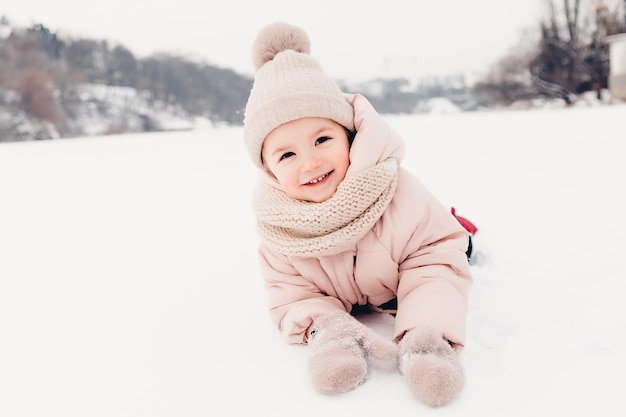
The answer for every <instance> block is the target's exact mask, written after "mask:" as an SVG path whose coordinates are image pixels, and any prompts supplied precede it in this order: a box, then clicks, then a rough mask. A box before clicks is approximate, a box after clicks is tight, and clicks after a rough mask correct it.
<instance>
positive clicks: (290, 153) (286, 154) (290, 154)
mask: <svg viewBox="0 0 626 417" xmlns="http://www.w3.org/2000/svg"><path fill="white" fill-rule="evenodd" d="M293 155H295V153H293V152H285V153H284V154H282V155H281V156H280V159H279V160H280V161H282V160H283V159H287V158H289V157H290V156H293Z"/></svg>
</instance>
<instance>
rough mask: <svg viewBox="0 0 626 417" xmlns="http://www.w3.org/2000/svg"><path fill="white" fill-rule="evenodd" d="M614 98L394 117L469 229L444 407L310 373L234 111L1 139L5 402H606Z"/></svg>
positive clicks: (617, 142) (258, 412) (164, 409)
mask: <svg viewBox="0 0 626 417" xmlns="http://www.w3.org/2000/svg"><path fill="white" fill-rule="evenodd" d="M624 114H626V106H625V105H613V106H598V107H585V108H569V109H550V110H530V111H516V112H481V113H457V114H437V115H411V116H393V117H392V116H389V117H388V120H389V122H390V123H391V124H392V125H393V126H394V127H395V128H396V129H397V130H398V131H399V132H401V133H402V134H403V135H404V137H405V138H406V141H407V157H406V159H405V161H404V163H403V165H404V166H405V167H406V168H407V169H409V170H411V171H413V172H414V173H415V174H416V175H418V176H419V177H420V178H421V180H422V181H423V182H424V183H426V184H427V186H428V187H429V188H430V189H431V190H432V191H433V192H434V193H435V194H436V195H437V196H438V197H439V199H440V200H441V201H442V202H444V204H447V205H451V206H454V207H456V209H457V213H458V214H459V215H461V216H464V217H467V218H469V219H470V220H472V221H473V222H474V223H476V225H477V226H478V227H479V232H478V234H477V235H476V236H475V245H476V249H477V250H478V251H479V252H480V253H479V255H480V257H479V262H478V264H476V265H474V266H472V270H473V274H474V278H475V284H474V286H473V288H472V292H471V299H470V309H469V315H468V321H467V329H468V340H467V347H466V349H465V351H464V353H463V362H464V364H465V367H466V373H467V385H466V387H465V389H464V391H463V393H462V394H461V396H460V397H459V398H458V399H457V400H456V401H454V402H453V403H451V404H449V405H448V406H446V407H444V408H441V409H437V410H433V409H430V408H428V407H426V406H424V405H422V404H420V403H419V402H418V401H417V400H416V399H415V398H413V396H412V395H411V393H410V392H409V391H408V388H407V386H406V384H405V382H404V380H403V377H402V376H401V375H400V374H399V373H398V372H396V371H395V369H393V368H389V367H385V366H382V364H376V363H372V367H371V369H370V372H369V375H368V378H367V380H366V382H365V383H364V384H363V385H361V386H360V387H358V388H357V389H356V390H354V391H352V392H350V393H347V394H342V395H338V396H324V395H321V394H317V393H316V392H314V391H313V389H312V388H311V385H310V383H309V379H308V374H307V368H306V358H307V350H306V348H305V347H301V346H292V345H288V344H286V343H285V341H284V340H283V338H282V336H281V335H280V334H279V333H278V331H277V330H276V329H275V328H274V326H273V325H272V324H271V322H270V320H269V315H268V313H267V311H266V307H265V306H266V304H265V302H266V300H265V293H264V290H263V286H262V282H261V279H260V277H259V274H258V270H257V264H256V253H255V248H256V245H257V236H256V232H255V229H254V219H253V217H252V213H251V209H250V199H251V193H252V189H253V187H254V185H255V181H256V178H255V171H254V168H253V167H252V163H251V162H250V161H248V159H247V154H246V152H245V151H244V148H243V143H242V139H241V136H242V131H241V128H238V127H235V128H227V127H220V128H205V129H199V130H194V131H185V132H168V133H156V134H155V133H153V134H136V135H127V136H108V137H94V138H81V139H63V140H54V141H45V142H28V143H6V144H1V145H0V196H1V197H2V203H1V204H0V256H1V262H0V335H1V337H0V415H2V416H7V417H9V416H10V417H19V416H64V417H71V416H80V417H84V416H90V417H95V416H116V417H122V416H143V415H145V416H148V415H149V416H185V417H190V416H235V415H237V416H239V415H243V416H320V415H339V414H349V415H393V416H414V415H421V416H427V415H438V416H450V415H455V416H457V415H472V416H473V415H480V416H528V415H551V414H556V415H567V414H569V413H576V415H615V413H616V412H618V411H617V410H620V409H622V408H623V405H622V403H623V400H621V396H622V391H623V384H622V382H621V381H622V380H623V377H624V374H625V373H626V355H624V353H625V351H624V346H626V332H624V329H625V328H626V303H624V302H623V292H624V289H625V288H626V284H625V283H624V277H625V276H626V265H625V264H624V262H623V257H624V253H626V240H625V239H624V232H625V231H626V220H625V218H626V216H625V214H624V213H625V212H626V201H625V199H624V191H623V189H624V187H623V181H624V179H625V178H626V165H625V164H624V163H623V151H622V148H623V145H622V142H623V138H624V135H623V120H624ZM366 321H367V323H368V324H369V325H371V326H372V327H374V328H375V329H376V331H378V332H380V333H381V334H382V335H383V336H389V335H390V334H391V325H392V321H393V320H392V318H391V317H390V316H381V315H374V316H370V317H367V319H366Z"/></svg>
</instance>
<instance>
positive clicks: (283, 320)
mask: <svg viewBox="0 0 626 417" xmlns="http://www.w3.org/2000/svg"><path fill="white" fill-rule="evenodd" d="M259 260H260V267H261V274H262V276H263V279H264V281H265V287H266V289H267V292H268V298H269V310H270V316H271V319H272V321H273V322H274V323H275V324H276V326H277V327H278V329H279V330H280V331H281V332H283V334H284V335H285V337H286V338H287V341H288V342H289V343H292V344H306V343H307V342H308V335H309V330H310V328H311V327H312V325H313V321H314V320H315V318H317V317H318V316H320V315H321V314H323V313H326V312H329V311H333V310H343V311H349V306H344V305H343V303H342V302H341V301H340V300H339V299H337V298H335V297H331V296H328V295H326V294H324V293H322V292H321V291H320V289H319V288H318V287H317V286H316V285H315V284H314V283H313V282H312V281H310V280H309V279H307V278H305V277H304V276H302V274H301V273H300V272H298V271H297V270H296V268H295V267H294V266H293V264H292V263H291V262H290V261H289V258H288V257H286V256H284V255H281V254H278V253H276V252H274V251H272V250H270V249H269V248H267V247H266V246H265V245H263V244H262V245H261V246H260V247H259Z"/></svg>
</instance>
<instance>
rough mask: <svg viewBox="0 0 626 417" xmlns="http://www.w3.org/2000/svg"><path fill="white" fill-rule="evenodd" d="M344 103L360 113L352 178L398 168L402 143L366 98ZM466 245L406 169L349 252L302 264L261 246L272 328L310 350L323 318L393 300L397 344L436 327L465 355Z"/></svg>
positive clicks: (446, 214)
mask: <svg viewBox="0 0 626 417" xmlns="http://www.w3.org/2000/svg"><path fill="white" fill-rule="evenodd" d="M346 100H347V101H348V102H349V103H350V104H351V105H352V106H353V108H354V111H355V126H356V130H357V135H356V138H355V140H354V143H353V145H352V148H351V150H350V168H349V170H348V173H347V174H346V175H350V174H351V173H354V172H359V171H361V170H363V169H367V168H369V167H371V166H373V165H374V164H376V163H378V162H380V161H383V160H385V159H386V158H387V157H389V156H391V157H395V158H396V159H397V160H398V164H400V162H401V161H402V158H403V156H404V142H403V140H402V138H401V137H399V135H398V134H397V133H395V132H394V131H393V130H392V129H391V128H390V127H389V126H388V125H387V124H386V122H385V121H384V120H383V119H382V117H380V115H378V113H377V112H376V111H375V110H374V108H373V107H372V106H371V105H370V103H369V102H368V101H367V100H366V99H365V97H363V96H360V95H348V94H346ZM266 181H268V180H267V179H266ZM274 186H277V185H276V184H274ZM467 245H468V237H467V232H466V231H465V229H464V228H463V227H462V226H461V225H460V224H459V223H458V221H457V220H456V219H455V218H454V217H453V216H452V215H451V213H450V211H449V210H448V209H446V207H444V206H443V205H442V204H441V203H439V202H438V201H437V200H436V199H435V198H434V197H433V195H432V194H431V193H430V192H429V191H428V190H427V189H426V188H425V187H424V185H422V183H420V181H419V180H418V179H417V178H415V177H414V176H413V175H412V174H410V173H409V172H408V171H406V170H404V169H403V168H402V167H400V168H399V179H398V186H397V189H396V192H395V195H394V197H393V199H392V201H391V203H390V204H389V206H388V208H387V209H386V210H385V212H384V214H383V215H382V217H381V218H380V219H379V220H378V222H377V223H376V224H375V225H374V227H372V229H371V230H370V231H369V232H368V233H367V234H366V235H365V236H364V237H363V238H362V239H361V240H360V241H358V242H357V244H356V245H354V247H352V248H351V249H349V250H346V251H344V252H341V253H337V254H334V255H328V256H322V257H317V258H302V257H294V256H286V255H283V254H280V253H277V252H275V251H272V250H270V249H269V248H268V247H267V246H266V245H265V244H263V243H261V245H260V247H259V256H260V266H261V273H262V275H263V278H264V280H265V284H266V288H267V291H268V293H269V308H270V313H271V317H272V320H273V321H274V322H275V323H276V325H277V326H278V328H279V329H280V330H281V331H282V332H283V333H284V334H285V335H286V337H287V340H288V341H289V342H290V343H307V339H308V334H309V330H310V328H311V327H312V324H313V321H314V320H315V318H316V317H317V316H319V315H321V314H323V313H325V312H328V311H332V310H345V311H351V309H352V307H353V306H354V305H362V306H363V305H369V306H370V307H372V309H373V310H379V309H378V308H377V307H378V306H381V305H382V304H384V303H386V302H388V301H390V300H393V299H394V298H395V299H397V313H396V319H395V330H394V337H395V340H399V339H400V338H401V337H402V336H403V335H404V333H405V332H407V331H408V330H410V329H412V328H414V327H416V326H420V325H432V326H435V327H436V328H438V329H439V330H440V331H442V333H443V335H444V337H445V338H446V339H448V340H449V341H450V342H451V343H452V344H453V345H455V346H456V347H459V348H462V346H463V344H464V339H465V316H466V311H467V299H468V292H469V288H470V285H471V282H472V278H471V275H470V270H469V265H468V262H467V258H466V255H465V250H466V249H467Z"/></svg>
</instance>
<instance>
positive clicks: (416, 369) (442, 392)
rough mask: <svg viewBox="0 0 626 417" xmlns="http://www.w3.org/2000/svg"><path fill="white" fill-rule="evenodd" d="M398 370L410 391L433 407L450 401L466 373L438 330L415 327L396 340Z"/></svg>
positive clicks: (457, 355) (458, 389)
mask: <svg viewBox="0 0 626 417" xmlns="http://www.w3.org/2000/svg"><path fill="white" fill-rule="evenodd" d="M398 349H399V353H400V370H401V371H402V373H403V374H404V375H405V376H406V378H407V381H408V383H409V386H410V387H411V390H412V391H413V393H414V394H415V395H416V396H417V397H418V398H419V399H420V400H422V401H423V402H424V403H426V404H428V405H431V406H433V407H436V406H441V405H445V404H447V403H449V402H450V401H452V400H453V399H454V398H456V396H457V395H458V394H459V393H460V392H461V390H462V389H463V385H464V383H465V376H464V372H463V365H462V364H461V360H460V358H459V354H458V352H457V351H456V350H454V349H453V348H452V347H451V346H450V344H449V343H448V341H447V340H445V339H444V338H443V336H442V334H441V332H440V331H438V330H436V329H434V328H432V327H426V326H424V327H418V328H415V329H413V330H411V331H409V332H407V333H406V334H405V335H404V337H403V338H402V340H401V341H400V342H399V343H398Z"/></svg>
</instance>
